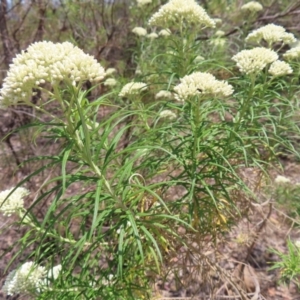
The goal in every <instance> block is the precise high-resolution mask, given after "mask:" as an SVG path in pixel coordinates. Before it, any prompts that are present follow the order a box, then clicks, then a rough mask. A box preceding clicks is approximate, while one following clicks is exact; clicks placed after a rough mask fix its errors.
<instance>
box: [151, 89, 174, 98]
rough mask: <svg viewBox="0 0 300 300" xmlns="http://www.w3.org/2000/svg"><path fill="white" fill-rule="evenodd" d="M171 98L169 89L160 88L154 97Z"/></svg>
mask: <svg viewBox="0 0 300 300" xmlns="http://www.w3.org/2000/svg"><path fill="white" fill-rule="evenodd" d="M162 98H164V99H172V98H173V94H172V93H171V92H170V91H165V90H161V91H159V92H158V93H157V94H156V95H155V99H162Z"/></svg>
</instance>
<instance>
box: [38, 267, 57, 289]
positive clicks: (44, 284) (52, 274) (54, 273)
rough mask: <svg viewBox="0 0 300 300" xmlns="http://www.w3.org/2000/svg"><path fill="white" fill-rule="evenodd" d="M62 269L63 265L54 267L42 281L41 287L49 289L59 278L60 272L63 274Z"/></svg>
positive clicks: (40, 282)
mask: <svg viewBox="0 0 300 300" xmlns="http://www.w3.org/2000/svg"><path fill="white" fill-rule="evenodd" d="M61 268H62V266H61V265H57V266H54V267H53V268H52V269H50V270H49V271H48V273H47V275H46V277H45V278H43V279H41V280H40V281H39V284H38V285H39V286H40V287H41V288H43V287H47V286H48V285H49V283H50V282H51V281H52V280H55V279H57V278H58V276H59V274H60V272H61Z"/></svg>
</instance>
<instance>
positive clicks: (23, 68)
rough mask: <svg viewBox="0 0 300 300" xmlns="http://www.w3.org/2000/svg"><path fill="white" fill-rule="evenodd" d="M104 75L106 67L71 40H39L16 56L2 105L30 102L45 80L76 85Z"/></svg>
mask: <svg viewBox="0 0 300 300" xmlns="http://www.w3.org/2000/svg"><path fill="white" fill-rule="evenodd" d="M104 76H105V72H104V69H103V68H102V66H101V65H100V64H99V63H98V62H97V61H96V60H95V59H94V58H93V57H92V56H90V55H88V54H85V53H84V52H83V51H82V50H81V49H79V48H78V47H76V46H74V45H73V44H71V43H69V42H64V43H57V44H54V43H52V42H46V41H44V42H36V43H34V44H31V45H30V46H29V47H28V48H27V50H26V51H22V53H21V54H18V55H17V56H16V58H14V59H13V63H12V64H11V65H10V68H9V71H8V74H7V77H6V78H5V79H4V82H3V87H2V89H1V91H0V106H4V107H5V106H8V105H14V104H17V103H18V102H19V101H24V102H26V101H27V100H28V99H29V98H30V97H31V95H32V89H33V88H37V87H38V86H40V85H41V84H44V83H45V82H49V83H51V84H56V83H59V82H61V81H63V80H66V81H70V82H71V83H73V84H75V83H76V82H79V81H86V80H89V81H91V82H94V81H99V80H101V79H103V78H104Z"/></svg>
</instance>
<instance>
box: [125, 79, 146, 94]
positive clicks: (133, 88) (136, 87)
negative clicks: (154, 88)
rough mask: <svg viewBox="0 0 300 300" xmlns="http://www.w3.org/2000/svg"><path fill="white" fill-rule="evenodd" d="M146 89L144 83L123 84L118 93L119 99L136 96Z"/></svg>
mask: <svg viewBox="0 0 300 300" xmlns="http://www.w3.org/2000/svg"><path fill="white" fill-rule="evenodd" d="M146 89H147V84H146V83H144V82H129V83H127V84H125V85H124V86H123V88H122V90H121V92H120V93H119V97H127V96H129V95H137V94H140V93H141V92H142V91H144V90H146Z"/></svg>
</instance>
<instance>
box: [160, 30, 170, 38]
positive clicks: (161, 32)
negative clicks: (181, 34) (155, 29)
mask: <svg viewBox="0 0 300 300" xmlns="http://www.w3.org/2000/svg"><path fill="white" fill-rule="evenodd" d="M158 35H159V36H170V35H171V30H170V29H162V30H161V31H160V32H159V33H158Z"/></svg>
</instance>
